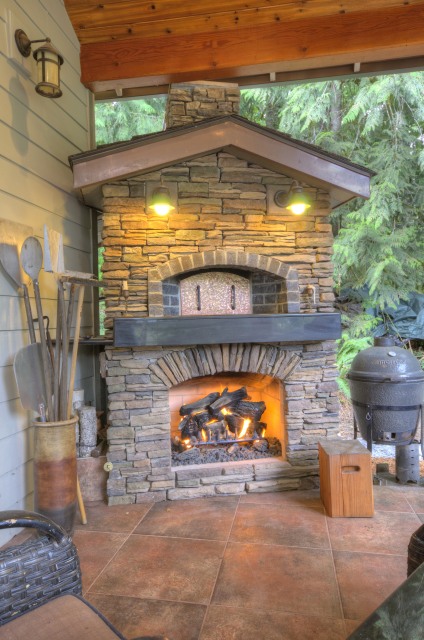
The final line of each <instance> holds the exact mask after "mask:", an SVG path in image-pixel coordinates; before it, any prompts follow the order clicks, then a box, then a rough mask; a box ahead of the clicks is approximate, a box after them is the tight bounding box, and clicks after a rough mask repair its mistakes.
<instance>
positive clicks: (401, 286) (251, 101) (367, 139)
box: [242, 72, 424, 310]
mask: <svg viewBox="0 0 424 640" xmlns="http://www.w3.org/2000/svg"><path fill="white" fill-rule="evenodd" d="M266 91H267V93H262V94H260V93H259V92H260V90H259V89H256V90H252V89H249V90H246V91H243V92H242V98H243V102H242V105H243V107H242V109H245V108H246V115H248V117H251V118H253V119H254V118H255V117H257V118H258V121H259V122H260V123H261V124H263V123H264V119H265V118H266V114H267V113H268V107H267V95H268V93H270V92H273V94H275V95H273V99H272V105H271V106H272V107H274V106H275V105H278V106H279V121H278V129H280V130H282V131H285V132H286V133H289V134H290V135H292V136H293V137H295V138H298V139H301V140H305V141H307V142H311V143H314V144H317V145H320V146H321V147H323V148H324V149H326V150H328V151H330V152H333V153H338V154H341V155H343V156H345V157H347V158H349V159H350V160H352V161H353V162H356V163H358V164H361V165H364V166H366V167H368V168H370V169H372V170H374V171H375V172H376V176H375V177H374V178H373V179H372V184H371V197H370V199H369V200H360V199H355V200H354V201H351V202H350V203H348V204H347V205H344V206H342V207H339V208H338V209H337V210H336V211H335V212H334V213H333V224H334V228H335V230H336V232H337V237H336V241H335V247H334V249H335V253H334V267H335V280H336V282H337V286H338V287H339V288H344V287H351V288H353V289H362V288H364V287H365V288H366V289H367V290H368V291H369V300H368V301H367V305H368V306H371V307H373V308H376V309H379V310H381V309H383V308H384V307H386V306H389V307H390V306H392V307H393V306H396V305H397V304H398V302H399V300H400V299H401V298H403V297H405V296H406V295H407V293H408V292H410V291H419V292H422V291H423V290H424V269H423V266H424V265H423V262H424V246H423V242H424V238H423V234H422V232H421V229H422V225H423V222H424V180H423V176H422V171H423V168H424V101H423V98H422V97H423V95H424V73H423V72H414V73H408V74H406V73H405V74H397V75H387V76H378V77H369V78H351V79H346V80H340V81H337V80H331V81H326V82H317V83H309V84H306V83H305V84H300V85H297V86H288V85H285V86H281V87H273V88H271V89H267V90H266ZM244 100H246V107H245V105H244Z"/></svg>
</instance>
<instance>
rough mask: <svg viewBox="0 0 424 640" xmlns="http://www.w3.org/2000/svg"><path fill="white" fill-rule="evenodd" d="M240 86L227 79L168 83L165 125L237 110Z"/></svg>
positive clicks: (214, 116) (178, 124)
mask: <svg viewBox="0 0 424 640" xmlns="http://www.w3.org/2000/svg"><path fill="white" fill-rule="evenodd" d="M239 107H240V88H239V86H238V84H233V83H229V82H184V83H179V84H172V85H171V86H170V87H169V94H168V103H167V107H166V115H165V128H166V129H169V128H170V127H179V126H181V125H184V124H193V123H194V122H200V121H201V120H209V119H210V118H217V117H219V116H225V115H231V114H238V112H239Z"/></svg>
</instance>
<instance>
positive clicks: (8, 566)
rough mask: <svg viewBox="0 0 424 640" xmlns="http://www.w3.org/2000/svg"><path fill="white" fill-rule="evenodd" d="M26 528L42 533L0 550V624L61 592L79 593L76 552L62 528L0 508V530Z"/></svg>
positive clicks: (40, 519) (27, 513) (40, 516)
mask: <svg viewBox="0 0 424 640" xmlns="http://www.w3.org/2000/svg"><path fill="white" fill-rule="evenodd" d="M15 527H19V528H20V527H29V528H33V529H37V530H38V531H39V532H40V533H42V534H43V535H41V536H39V537H34V538H31V539H29V540H27V541H26V542H24V543H22V544H20V545H17V546H11V547H8V548H5V549H2V550H0V625H2V624H4V623H5V622H8V621H9V620H10V619H11V618H12V617H13V616H15V615H17V614H19V613H23V612H24V611H27V610H28V609H31V608H33V607H37V606H39V605H41V604H43V603H44V602H47V600H49V599H50V598H52V597H54V596H58V595H61V594H64V593H75V594H78V595H80V594H81V592H82V589H81V570H80V565H79V559H78V554H77V551H76V548H75V546H74V544H73V543H72V540H71V538H70V537H69V536H68V534H67V533H66V531H65V530H64V529H62V528H61V527H59V526H58V525H56V524H55V523H54V522H53V521H52V520H49V519H48V518H46V517H44V516H42V515H40V514H38V513H32V512H29V511H0V529H10V528H15Z"/></svg>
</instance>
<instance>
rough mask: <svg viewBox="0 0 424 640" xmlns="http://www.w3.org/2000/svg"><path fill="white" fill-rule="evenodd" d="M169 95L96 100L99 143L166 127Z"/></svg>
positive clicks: (115, 140) (126, 138) (127, 138)
mask: <svg viewBox="0 0 424 640" xmlns="http://www.w3.org/2000/svg"><path fill="white" fill-rule="evenodd" d="M165 105H166V96H149V97H146V98H139V99H137V100H113V101H110V100H109V101H107V102H96V108H95V109H96V114H95V115H96V142H97V144H98V145H101V144H108V143H110V142H117V141H119V140H130V139H131V138H132V137H133V136H137V135H142V134H146V133H154V132H155V131H161V130H162V129H163V122H164V114H165Z"/></svg>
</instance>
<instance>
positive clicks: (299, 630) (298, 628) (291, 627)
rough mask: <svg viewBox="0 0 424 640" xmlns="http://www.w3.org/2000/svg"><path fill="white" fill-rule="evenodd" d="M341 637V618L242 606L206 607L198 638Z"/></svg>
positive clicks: (316, 639)
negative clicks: (204, 619) (207, 609)
mask: <svg viewBox="0 0 424 640" xmlns="http://www.w3.org/2000/svg"><path fill="white" fill-rule="evenodd" d="M283 638H289V639H290V640H344V639H345V638H346V633H345V626H344V621H343V620H335V619H334V618H332V619H329V618H315V617H309V616H299V615H292V614H288V613H282V612H280V611H260V610H259V609H258V610H257V611H246V609H245V608H244V607H241V608H240V609H235V608H233V607H217V606H211V607H210V608H209V611H208V614H207V617H206V621H205V624H204V626H203V630H202V634H201V636H200V640H217V639H219V640H262V639H263V640H265V639H266V640H282V639H283Z"/></svg>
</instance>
